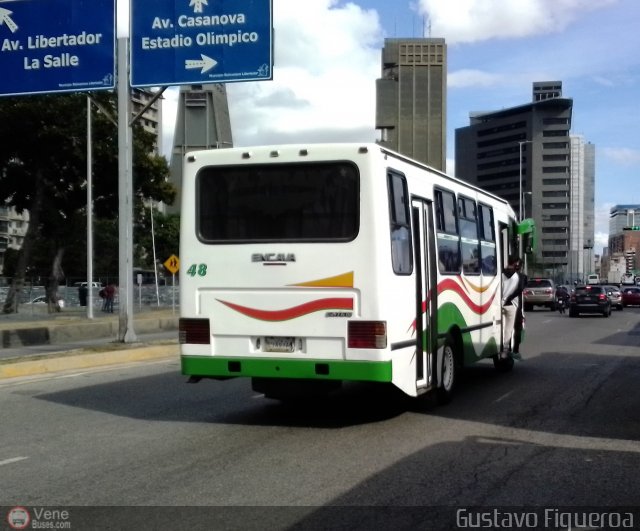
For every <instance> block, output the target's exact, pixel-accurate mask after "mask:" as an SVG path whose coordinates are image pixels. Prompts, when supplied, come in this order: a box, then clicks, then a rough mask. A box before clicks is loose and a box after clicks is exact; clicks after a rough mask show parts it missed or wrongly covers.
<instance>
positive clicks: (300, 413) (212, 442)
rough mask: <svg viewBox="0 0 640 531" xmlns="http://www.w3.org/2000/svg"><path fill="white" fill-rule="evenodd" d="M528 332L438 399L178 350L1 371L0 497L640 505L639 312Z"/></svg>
mask: <svg viewBox="0 0 640 531" xmlns="http://www.w3.org/2000/svg"><path fill="white" fill-rule="evenodd" d="M526 334H527V337H526V342H525V344H524V345H523V348H522V352H523V357H524V360H523V361H522V362H520V363H517V364H516V367H515V369H514V371H513V372H512V373H509V374H499V373H497V372H496V371H494V369H493V367H492V364H491V363H490V362H487V363H485V362H482V363H480V364H478V365H477V366H475V367H473V368H470V369H469V370H467V371H466V372H465V373H464V376H463V378H462V382H461V385H460V387H459V388H458V392H457V395H456V397H455V398H454V401H453V402H452V403H451V404H449V405H447V406H444V407H435V408H434V407H429V406H427V405H426V404H424V403H418V402H413V401H410V400H407V399H404V398H403V397H401V396H400V395H399V394H398V393H396V392H394V391H393V390H390V389H387V388H380V387H374V386H370V385H350V386H348V387H346V388H345V389H344V390H343V391H342V392H341V393H338V394H336V395H335V396H333V397H331V398H329V399H326V400H323V401H320V402H315V403H309V402H300V403H297V404H293V405H284V404H281V403H279V402H275V401H271V400H267V399H265V398H264V397H262V396H259V395H256V394H254V393H253V392H252V391H251V389H250V384H249V382H248V381H246V380H229V381H223V382H218V381H202V382H200V383H199V384H196V385H191V384H187V383H186V379H185V377H183V376H181V375H180V373H179V362H178V360H177V359H172V360H165V361H156V362H147V363H139V364H129V365H123V366H117V367H112V368H109V369H100V370H95V369H94V370H87V371H79V372H74V373H67V374H58V375H48V376H40V377H31V378H21V379H16V380H12V381H6V382H0V403H1V404H2V408H1V409H0V426H2V432H1V433H2V436H1V440H2V444H1V445H0V505H3V506H9V507H11V506H15V505H21V506H26V507H28V508H32V507H37V506H49V507H58V508H65V507H66V508H70V512H71V517H70V521H71V524H72V528H75V529H78V528H83V527H82V524H86V525H88V526H89V527H87V528H91V529H111V528H113V529H116V528H118V529H119V528H131V529H133V528H135V529H157V528H159V527H158V526H159V525H160V526H161V527H165V528H166V527H167V526H169V525H170V524H171V527H172V528H175V529H187V528H188V529H339V528H343V529H416V528H421V529H450V528H452V529H456V528H459V527H465V526H464V525H463V526H461V525H460V524H461V523H462V524H464V523H467V524H469V520H464V515H463V519H462V520H460V518H461V517H460V514H461V513H460V511H461V510H463V511H464V510H467V509H466V508H469V507H476V508H481V509H487V510H494V509H495V508H501V509H500V510H501V511H520V512H522V511H525V512H526V514H529V513H531V514H533V511H544V509H545V508H548V509H549V511H550V512H549V513H548V516H549V518H551V520H542V518H543V516H539V518H540V520H538V522H537V523H539V524H541V523H545V524H554V521H553V517H554V516H555V517H556V520H555V523H560V524H563V523H567V522H566V521H562V518H561V516H562V515H563V514H564V513H562V512H558V511H561V510H569V508H573V509H576V510H578V511H583V512H584V511H585V510H587V509H589V510H593V511H596V510H597V511H599V512H598V514H600V512H602V511H621V510H622V509H621V507H622V506H637V505H638V500H640V476H639V475H638V470H639V469H640V416H639V415H638V411H640V385H638V382H639V381H640V346H639V345H640V309H625V310H624V311H622V312H614V313H613V315H612V316H611V317H609V318H606V319H605V318H603V317H601V316H585V317H582V318H579V319H571V318H569V317H568V316H566V315H565V316H560V315H559V314H558V313H557V312H555V313H551V312H547V311H543V310H540V311H535V312H533V313H530V314H528V317H527V332H526ZM78 506H92V507H93V508H92V509H86V510H84V509H81V508H78ZM106 506H115V507H109V511H107V510H106V508H105V507H106ZM126 506H128V507H132V506H133V507H134V508H135V510H133V509H127V508H126ZM149 506H153V507H152V508H149ZM425 506H426V507H431V508H432V509H431V510H429V509H425V508H424V507H425ZM100 507H102V509H101V508H100ZM145 507H146V508H145ZM562 508H564V509H562ZM573 509H572V510H573ZM553 511H556V512H553ZM32 512H33V510H32ZM492 514H493V513H492ZM625 514H626V513H625ZM558 515H560V518H558ZM531 518H532V517H531ZM627 518H629V517H627ZM456 519H457V520H456ZM117 522H120V523H122V522H126V523H128V526H127V527H120V524H118V523H117ZM627 522H628V520H627ZM74 523H75V525H74ZM494 523H495V522H494ZM632 523H633V526H634V527H635V528H638V527H640V514H635V520H634V521H633V522H632ZM161 524H164V525H161ZM123 525H124V524H123ZM109 526H112V527H109ZM466 527H469V525H466ZM566 527H567V526H566V525H565V526H562V525H560V526H556V527H553V525H550V526H549V525H545V527H540V528H547V529H556V528H557V529H561V528H566ZM493 528H495V526H493ZM512 528H518V527H512Z"/></svg>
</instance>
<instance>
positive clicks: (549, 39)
mask: <svg viewBox="0 0 640 531" xmlns="http://www.w3.org/2000/svg"><path fill="white" fill-rule="evenodd" d="M176 1H180V0H176ZM182 1H185V2H186V1H187V0H182ZM215 1H216V0H209V2H215ZM126 6H127V2H126V0H118V9H119V12H118V15H119V24H122V27H125V23H124V22H122V21H123V20H124V18H123V17H124V16H126V9H127V7H126ZM273 19H274V33H275V37H274V46H275V52H274V63H275V64H274V70H273V80H271V81H260V82H244V83H228V84H227V94H228V100H229V109H230V115H231V128H232V133H233V141H234V145H236V146H250V145H257V144H282V143H287V142H323V141H330V142H347V141H356V142H364V141H375V140H376V139H378V138H379V135H378V133H377V132H376V130H375V80H376V79H377V78H378V77H380V74H381V70H380V51H381V49H382V46H383V43H384V39H385V38H404V37H437V38H444V39H445V41H446V43H447V53H448V75H447V172H448V173H452V174H455V167H454V153H455V151H454V149H455V146H454V137H455V129H456V128H459V127H465V126H467V125H469V113H471V112H474V111H494V110H499V109H503V108H509V107H514V106H517V105H523V104H526V103H529V102H530V101H531V99H532V84H533V82H534V81H556V80H559V81H562V84H563V97H566V98H572V99H573V118H572V134H576V135H582V136H583V137H584V139H585V141H587V142H591V143H593V144H595V149H596V197H595V211H596V243H595V252H601V250H602V247H603V246H605V245H606V242H607V237H608V227H609V224H608V221H609V211H610V209H611V207H612V206H613V205H616V204H640V182H639V180H638V177H639V174H640V134H639V133H638V128H637V122H638V121H639V119H640V102H639V96H640V30H639V29H638V27H639V26H640V2H638V0H351V1H343V0H273ZM119 33H121V30H119ZM176 106H177V91H176V90H175V89H171V90H169V91H167V92H165V100H164V102H163V114H164V122H165V123H164V128H163V130H164V133H163V151H164V152H165V153H169V152H170V150H171V135H172V131H173V122H174V121H175V112H176Z"/></svg>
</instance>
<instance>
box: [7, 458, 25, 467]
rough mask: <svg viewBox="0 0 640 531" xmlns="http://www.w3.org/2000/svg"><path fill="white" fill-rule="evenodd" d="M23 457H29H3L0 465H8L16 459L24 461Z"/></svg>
mask: <svg viewBox="0 0 640 531" xmlns="http://www.w3.org/2000/svg"><path fill="white" fill-rule="evenodd" d="M25 459H29V458H28V457H12V458H11V459H5V460H4V461H0V466H2V465H10V464H11V463H17V462H18V461H24V460H25Z"/></svg>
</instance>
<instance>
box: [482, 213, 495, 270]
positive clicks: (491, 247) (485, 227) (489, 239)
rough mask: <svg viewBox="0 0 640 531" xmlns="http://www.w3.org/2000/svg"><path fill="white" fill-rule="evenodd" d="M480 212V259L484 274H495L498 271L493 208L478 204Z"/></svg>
mask: <svg viewBox="0 0 640 531" xmlns="http://www.w3.org/2000/svg"><path fill="white" fill-rule="evenodd" d="M479 206H480V208H479V213H480V224H479V228H480V260H481V263H482V272H483V273H484V274H485V275H495V274H496V273H497V271H498V267H497V265H498V264H497V262H496V230H495V227H494V225H493V209H492V208H491V207H489V206H487V205H483V204H480V205H479Z"/></svg>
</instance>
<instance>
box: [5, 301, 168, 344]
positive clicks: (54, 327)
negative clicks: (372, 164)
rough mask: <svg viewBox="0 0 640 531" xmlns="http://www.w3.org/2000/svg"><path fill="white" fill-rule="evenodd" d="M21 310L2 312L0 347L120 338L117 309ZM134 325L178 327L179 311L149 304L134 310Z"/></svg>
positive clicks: (142, 329)
mask: <svg viewBox="0 0 640 531" xmlns="http://www.w3.org/2000/svg"><path fill="white" fill-rule="evenodd" d="M25 306H28V305H22V306H21V307H20V312H19V313H17V314H16V313H13V314H0V348H10V347H19V346H28V345H43V344H59V343H68V342H72V341H80V340H85V339H92V338H108V337H112V338H114V340H117V339H118V333H119V327H120V324H119V319H120V316H119V314H118V313H117V308H116V311H115V312H114V313H105V312H102V311H100V310H99V309H98V310H96V311H94V316H93V319H89V318H88V317H87V309H86V308H85V307H80V306H78V307H72V308H63V309H62V311H61V312H58V313H48V312H47V311H46V307H43V308H35V309H33V308H24V307H25ZM133 328H134V330H135V331H136V332H139V333H152V332H160V331H167V330H177V329H178V311H177V310H176V311H175V313H174V310H173V309H171V308H163V307H160V308H157V307H147V308H143V309H142V310H140V311H138V312H136V311H135V310H134V312H133Z"/></svg>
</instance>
